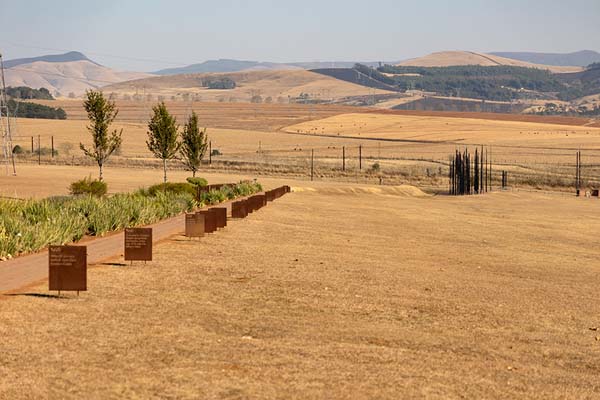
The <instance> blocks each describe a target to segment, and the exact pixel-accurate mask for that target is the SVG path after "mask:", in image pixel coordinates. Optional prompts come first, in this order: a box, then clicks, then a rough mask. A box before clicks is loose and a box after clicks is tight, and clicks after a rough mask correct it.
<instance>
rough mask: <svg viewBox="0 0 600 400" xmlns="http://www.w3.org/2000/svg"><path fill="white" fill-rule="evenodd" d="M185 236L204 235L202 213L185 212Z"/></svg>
mask: <svg viewBox="0 0 600 400" xmlns="http://www.w3.org/2000/svg"><path fill="white" fill-rule="evenodd" d="M185 236H187V237H201V236H204V215H199V214H197V213H196V214H185Z"/></svg>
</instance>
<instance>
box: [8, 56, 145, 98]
mask: <svg viewBox="0 0 600 400" xmlns="http://www.w3.org/2000/svg"><path fill="white" fill-rule="evenodd" d="M4 67H5V69H6V71H5V78H6V86H13V87H17V86H28V87H31V88H34V89H39V88H46V89H48V90H49V91H50V93H52V95H54V96H65V97H66V96H69V95H71V94H72V95H75V96H80V95H82V94H83V93H84V92H85V90H86V89H91V88H99V87H102V86H105V85H109V84H111V83H117V82H123V81H128V80H132V79H141V78H146V77H149V76H152V75H150V74H146V73H143V72H123V71H116V70H113V69H111V68H108V67H105V66H103V65H100V64H98V63H97V62H95V61H92V60H90V59H89V58H87V57H86V56H85V55H84V54H82V53H79V52H77V51H71V52H68V53H65V54H53V55H46V56H41V57H32V58H20V59H15V60H8V61H5V62H4Z"/></svg>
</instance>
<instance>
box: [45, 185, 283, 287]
mask: <svg viewBox="0 0 600 400" xmlns="http://www.w3.org/2000/svg"><path fill="white" fill-rule="evenodd" d="M289 192H290V188H289V186H282V187H280V188H277V189H273V190H270V191H267V192H265V194H257V195H254V196H250V197H248V198H246V199H243V200H238V201H234V202H233V203H231V216H232V217H233V218H245V217H246V216H247V215H248V214H249V213H252V212H254V211H256V210H259V209H260V208H262V207H264V206H265V205H267V201H273V200H275V199H276V198H278V197H281V196H283V195H284V194H285V193H289ZM226 226H227V208H225V207H212V208H209V209H208V210H200V211H197V212H195V213H190V214H186V215H185V235H186V236H188V237H201V236H204V234H206V233H212V232H215V231H216V230H217V229H219V228H224V227H226ZM124 249H125V251H124V259H125V260H126V261H152V228H126V229H125V241H124ZM48 283H49V285H48V286H49V289H50V290H57V291H78V292H79V291H85V290H87V246H50V247H49V249H48Z"/></svg>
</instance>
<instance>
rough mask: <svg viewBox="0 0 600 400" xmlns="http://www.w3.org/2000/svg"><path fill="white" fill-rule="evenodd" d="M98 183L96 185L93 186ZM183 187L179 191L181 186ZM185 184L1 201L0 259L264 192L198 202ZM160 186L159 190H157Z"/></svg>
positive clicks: (225, 191)
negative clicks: (102, 195) (132, 190)
mask: <svg viewBox="0 0 600 400" xmlns="http://www.w3.org/2000/svg"><path fill="white" fill-rule="evenodd" d="M96 182H97V181H96ZM182 185H183V186H182ZM185 185H189V186H190V187H192V188H193V186H192V185H191V184H189V183H182V184H172V185H171V186H170V187H171V188H177V189H176V190H159V189H157V190H155V191H153V193H152V194H151V193H150V190H149V189H146V190H144V189H142V190H138V191H136V192H135V193H122V194H116V195H114V196H110V197H106V196H104V197H97V196H92V195H82V196H62V197H53V198H48V199H43V200H33V199H32V200H17V199H0V256H2V257H5V256H8V255H9V254H10V255H11V256H14V255H18V254H22V253H30V252H34V251H38V250H40V249H43V248H44V247H47V246H48V245H59V244H66V243H71V242H76V241H78V240H80V239H81V238H82V237H83V236H85V235H90V236H101V235H104V234H105V233H107V232H111V231H116V230H121V229H124V228H128V227H135V226H141V225H148V224H151V223H154V222H157V221H160V220H162V219H165V218H168V217H172V216H175V215H177V214H180V213H182V212H184V211H191V210H194V209H195V208H197V207H198V206H201V205H207V204H217V203H219V202H221V201H224V200H227V199H234V198H236V197H239V196H249V195H250V194H253V193H256V192H258V191H261V190H262V187H261V185H260V184H259V183H240V184H237V185H235V186H233V187H224V188H222V189H221V190H212V191H210V192H208V193H205V194H203V197H202V199H201V200H200V201H198V199H196V191H195V189H194V192H193V194H192V193H190V192H189V191H188V190H187V189H186V190H180V189H181V188H183V187H185ZM156 186H159V185H156Z"/></svg>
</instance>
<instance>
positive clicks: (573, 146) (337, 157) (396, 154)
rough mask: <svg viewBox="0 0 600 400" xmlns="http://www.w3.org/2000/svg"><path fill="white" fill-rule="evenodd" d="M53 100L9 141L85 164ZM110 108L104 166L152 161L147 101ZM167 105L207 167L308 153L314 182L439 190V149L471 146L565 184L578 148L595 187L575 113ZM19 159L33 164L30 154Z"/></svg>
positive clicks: (278, 171)
mask: <svg viewBox="0 0 600 400" xmlns="http://www.w3.org/2000/svg"><path fill="white" fill-rule="evenodd" d="M56 104H59V105H64V107H65V108H66V109H67V112H68V113H69V115H70V117H71V118H73V119H69V120H66V121H48V120H26V119H21V120H19V121H18V132H19V138H17V139H15V144H19V145H21V146H22V147H23V148H24V149H25V150H30V149H31V137H32V136H33V137H34V150H35V148H37V138H38V135H40V142H41V147H46V148H49V147H50V144H51V137H52V136H53V137H54V144H55V148H57V149H58V151H59V155H58V158H57V159H55V160H51V159H50V157H49V156H44V157H43V158H44V161H54V162H62V163H71V164H82V163H86V162H88V163H89V160H85V159H84V158H82V155H81V152H80V151H79V149H78V144H79V143H80V142H83V143H86V144H88V143H89V141H90V138H89V134H88V133H87V131H86V129H85V126H86V120H85V115H84V113H83V111H82V109H81V105H80V102H78V101H62V102H59V103H56ZM118 104H119V106H120V107H122V108H121V110H122V112H121V114H120V117H119V119H118V123H117V124H116V127H117V128H123V130H124V133H123V150H122V152H121V154H120V156H118V157H115V158H114V159H113V160H112V162H113V163H114V164H117V165H122V166H131V165H135V166H151V165H153V160H152V159H151V157H150V153H149V152H148V151H147V148H146V144H145V140H146V130H147V128H146V121H147V119H148V116H149V113H150V107H151V104H152V103H135V102H119V103H118ZM168 106H169V107H170V108H171V109H172V111H173V112H174V113H175V115H177V116H178V118H179V121H180V122H183V121H184V118H185V116H186V115H187V114H188V113H190V112H191V110H195V111H196V112H198V114H199V115H200V120H201V124H203V125H205V126H207V127H208V133H209V136H210V139H211V141H212V148H213V149H218V150H219V151H220V152H221V153H222V156H219V157H215V158H214V159H213V161H215V163H214V164H213V165H212V166H211V168H212V169H214V170H219V171H221V172H232V173H251V174H258V173H261V174H270V175H278V176H283V175H286V176H294V177H300V176H305V177H306V176H308V175H309V174H310V162H311V154H312V153H311V152H312V151H313V150H314V164H315V166H314V175H315V176H316V177H317V178H318V179H334V180H344V181H354V182H377V181H378V180H379V178H381V179H382V182H383V183H384V184H401V183H409V184H416V185H428V186H437V187H439V188H443V187H445V176H446V175H447V164H448V158H449V155H450V154H452V153H453V152H454V151H455V150H456V149H464V148H465V147H468V148H470V149H471V151H473V150H474V147H475V146H481V145H485V146H491V147H493V149H492V150H491V152H492V153H493V154H492V155H493V157H492V159H493V161H494V164H495V165H496V171H498V172H499V171H500V170H506V171H509V173H510V177H511V185H520V186H528V187H539V188H548V187H552V188H560V189H562V190H572V186H573V182H574V176H575V152H576V151H577V150H579V149H581V150H582V151H583V156H582V160H583V163H584V169H583V178H584V180H585V181H586V186H589V187H595V186H597V185H599V184H600V181H599V180H598V176H600V128H597V127H594V126H591V125H590V126H587V125H586V121H587V120H585V119H577V118H564V117H561V118H554V117H550V118H542V117H532V116H528V117H525V116H518V115H515V116H507V115H497V116H495V115H489V114H482V115H480V116H479V118H475V117H472V116H471V115H470V114H469V118H459V117H458V115H455V114H444V113H414V112H413V113H400V114H399V113H397V112H384V111H374V110H371V109H362V108H352V107H338V106H314V107H313V106H305V105H273V104H272V105H252V104H227V103H223V104H219V103H216V104H215V103H198V102H196V103H183V102H171V103H169V104H168ZM485 118H488V119H485ZM491 118H496V119H491ZM508 118H513V119H515V120H514V121H511V120H508ZM564 124H571V125H564ZM378 139H380V140H378ZM359 146H361V149H360V152H361V154H362V157H363V163H362V170H361V169H360V168H359V167H361V165H360V164H359V160H358V157H359ZM343 148H345V151H346V157H347V159H346V165H345V166H346V170H345V171H342V165H343V161H342V153H343V151H344V150H343ZM25 159H27V160H29V161H33V162H35V161H36V157H35V156H34V157H31V156H25ZM375 164H376V166H379V169H378V170H375V169H374V166H375ZM173 166H177V163H174V164H173Z"/></svg>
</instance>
